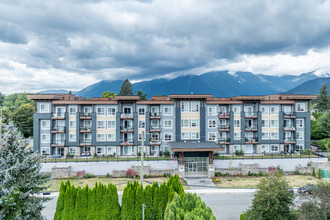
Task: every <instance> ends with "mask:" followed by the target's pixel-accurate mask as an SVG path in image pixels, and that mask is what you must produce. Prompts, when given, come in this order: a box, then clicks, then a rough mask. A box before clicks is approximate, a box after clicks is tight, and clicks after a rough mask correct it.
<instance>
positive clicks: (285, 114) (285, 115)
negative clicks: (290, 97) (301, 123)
mask: <svg viewBox="0 0 330 220" xmlns="http://www.w3.org/2000/svg"><path fill="white" fill-rule="evenodd" d="M283 116H284V117H296V114H295V113H294V112H283Z"/></svg>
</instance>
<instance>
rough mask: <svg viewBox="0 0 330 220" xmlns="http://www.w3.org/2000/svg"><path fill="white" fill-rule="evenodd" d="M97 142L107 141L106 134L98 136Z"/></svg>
mask: <svg viewBox="0 0 330 220" xmlns="http://www.w3.org/2000/svg"><path fill="white" fill-rule="evenodd" d="M96 140H97V141H105V134H97V136H96Z"/></svg>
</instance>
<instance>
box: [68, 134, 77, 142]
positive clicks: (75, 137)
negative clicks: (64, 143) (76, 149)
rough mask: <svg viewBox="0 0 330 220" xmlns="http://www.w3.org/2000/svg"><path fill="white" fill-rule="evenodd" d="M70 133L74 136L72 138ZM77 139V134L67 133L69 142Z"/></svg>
mask: <svg viewBox="0 0 330 220" xmlns="http://www.w3.org/2000/svg"><path fill="white" fill-rule="evenodd" d="M71 135H72V137H74V138H73V139H72V138H71ZM76 141H77V135H76V134H69V142H76Z"/></svg>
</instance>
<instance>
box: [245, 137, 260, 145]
mask: <svg viewBox="0 0 330 220" xmlns="http://www.w3.org/2000/svg"><path fill="white" fill-rule="evenodd" d="M245 143H246V144H257V143H258V138H257V137H254V138H245Z"/></svg>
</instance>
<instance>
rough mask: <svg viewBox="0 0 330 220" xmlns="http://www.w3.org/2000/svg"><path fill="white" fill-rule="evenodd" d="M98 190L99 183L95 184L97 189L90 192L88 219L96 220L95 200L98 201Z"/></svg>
mask: <svg viewBox="0 0 330 220" xmlns="http://www.w3.org/2000/svg"><path fill="white" fill-rule="evenodd" d="M96 189H97V183H96V184H95V187H94V188H93V189H91V190H89V191H88V215H87V219H88V220H91V219H95V210H96V207H95V200H96Z"/></svg>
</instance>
